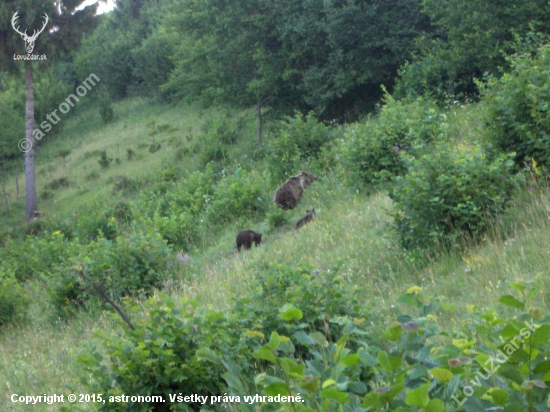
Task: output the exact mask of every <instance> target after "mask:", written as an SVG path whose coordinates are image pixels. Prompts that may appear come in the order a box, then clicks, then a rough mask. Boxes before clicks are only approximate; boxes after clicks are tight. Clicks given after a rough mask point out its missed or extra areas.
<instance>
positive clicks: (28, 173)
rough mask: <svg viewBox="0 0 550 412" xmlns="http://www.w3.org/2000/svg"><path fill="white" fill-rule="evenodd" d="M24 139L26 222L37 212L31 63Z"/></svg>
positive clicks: (26, 82) (30, 64) (26, 84)
mask: <svg viewBox="0 0 550 412" xmlns="http://www.w3.org/2000/svg"><path fill="white" fill-rule="evenodd" d="M25 90H26V93H25V138H26V144H27V145H28V146H27V147H30V149H29V150H28V151H27V152H25V185H26V187H25V193H26V208H25V211H26V216H27V220H29V219H30V218H32V217H33V216H34V212H36V211H37V210H38V199H37V196H36V175H35V160H36V154H35V149H34V145H35V140H34V135H33V133H32V132H33V130H34V82H33V72H32V62H31V61H27V62H26V71H25Z"/></svg>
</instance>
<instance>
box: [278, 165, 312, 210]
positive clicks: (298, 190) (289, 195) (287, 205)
mask: <svg viewBox="0 0 550 412" xmlns="http://www.w3.org/2000/svg"><path fill="white" fill-rule="evenodd" d="M315 180H317V176H314V175H312V174H311V173H308V172H300V173H298V174H297V175H296V176H293V177H291V178H290V179H288V180H287V181H286V182H285V183H284V184H283V185H282V186H281V187H279V188H278V189H277V191H276V192H275V196H274V197H273V202H274V203H275V204H276V205H278V206H280V207H282V208H283V209H284V210H289V209H294V208H295V207H296V206H297V205H298V203H299V202H300V199H301V198H302V194H303V193H304V189H305V188H307V187H308V186H309V185H310V184H311V183H312V182H314V181H315Z"/></svg>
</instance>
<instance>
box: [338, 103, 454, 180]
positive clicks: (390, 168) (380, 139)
mask: <svg viewBox="0 0 550 412" xmlns="http://www.w3.org/2000/svg"><path fill="white" fill-rule="evenodd" d="M446 120H447V119H446V116H445V115H444V114H440V113H439V112H438V111H437V110H436V106H435V103H433V102H431V101H430V100H427V99H423V98H417V99H416V100H413V101H396V100H394V99H393V98H392V97H391V96H390V95H389V94H386V97H385V104H384V106H382V108H381V110H380V115H379V117H378V118H377V119H374V118H371V119H369V120H368V121H367V122H366V123H365V124H354V125H351V126H350V127H349V128H348V129H347V130H346V132H345V134H344V142H343V144H342V149H341V151H342V155H341V163H342V166H343V168H344V174H345V179H346V181H347V184H348V185H350V186H356V185H357V184H358V183H360V182H363V183H367V184H372V183H380V182H381V181H383V180H385V179H387V178H390V177H392V176H399V175H402V174H404V173H405V172H406V166H405V164H403V162H402V161H401V157H400V154H401V153H403V152H408V153H413V152H414V150H415V148H419V147H422V146H423V145H426V144H428V143H429V142H431V141H434V140H436V139H440V138H443V137H444V136H446V133H447V127H448V124H447V123H446Z"/></svg>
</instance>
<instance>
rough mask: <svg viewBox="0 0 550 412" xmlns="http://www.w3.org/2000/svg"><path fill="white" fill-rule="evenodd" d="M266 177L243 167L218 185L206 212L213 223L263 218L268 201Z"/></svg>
mask: <svg viewBox="0 0 550 412" xmlns="http://www.w3.org/2000/svg"><path fill="white" fill-rule="evenodd" d="M265 182H266V179H265V178H264V177H263V176H261V175H259V174H258V173H256V172H255V171H252V172H247V171H246V170H243V169H241V168H238V169H237V170H235V172H234V173H233V174H232V175H230V176H227V177H225V178H223V179H221V180H220V181H218V184H217V185H216V188H215V190H214V194H213V200H212V202H211V203H210V204H209V205H208V207H207V211H206V214H207V216H208V218H209V219H210V221H212V222H213V223H218V222H220V223H228V222H230V221H233V220H234V219H239V218H240V219H243V218H244V219H246V218H254V217H256V218H262V217H263V216H264V213H265V210H266V208H267V205H268V203H270V202H268V201H267V196H266V193H265Z"/></svg>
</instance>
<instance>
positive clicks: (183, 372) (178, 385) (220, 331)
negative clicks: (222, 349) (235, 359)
mask: <svg viewBox="0 0 550 412" xmlns="http://www.w3.org/2000/svg"><path fill="white" fill-rule="evenodd" d="M146 308H147V316H146V318H145V319H142V320H141V321H140V322H139V323H136V330H134V331H131V330H129V329H128V328H126V327H124V342H125V343H124V344H123V345H121V344H120V342H119V340H118V339H117V338H112V339H110V338H107V337H105V336H104V335H100V337H101V338H102V339H103V347H104V348H105V351H106V352H107V354H108V356H109V359H110V362H109V363H108V364H105V363H104V362H103V359H104V357H103V355H102V354H101V353H100V351H99V350H98V349H97V348H96V347H95V346H93V347H90V350H89V352H88V353H87V354H85V355H82V356H80V357H79V359H78V362H79V363H80V364H81V365H82V366H83V367H84V369H85V370H86V371H88V372H90V373H91V374H92V375H93V376H94V380H93V381H88V384H89V385H90V389H92V388H93V390H94V391H95V390H97V391H98V393H101V394H103V396H104V398H106V399H108V398H109V397H110V396H119V395H122V394H129V393H135V394H139V395H142V396H162V397H163V398H164V399H165V400H166V403H150V404H148V403H146V402H142V403H131V402H129V403H123V402H121V403H109V402H105V403H98V404H97V407H98V408H99V409H98V410H100V411H127V410H136V411H138V410H151V408H153V409H154V410H155V411H159V412H161V411H166V412H169V411H198V410H200V409H201V404H200V403H192V402H186V403H184V402H183V401H180V402H172V401H171V400H170V399H171V396H177V395H182V394H183V395H186V394H195V395H199V396H207V397H209V396H211V395H219V394H223V393H224V391H225V384H224V383H223V379H222V376H221V375H222V372H223V368H222V366H221V365H214V364H212V363H211V362H209V361H208V360H206V359H204V356H203V355H202V354H201V351H200V350H201V349H202V348H201V346H202V345H205V344H207V343H209V342H217V344H216V346H222V345H223V344H224V343H226V341H227V338H226V335H227V333H226V332H225V326H226V325H225V321H224V319H223V315H221V314H218V313H205V312H204V311H203V312H202V313H199V314H195V311H196V308H197V304H196V303H195V302H189V301H187V300H184V301H183V305H181V306H176V303H175V302H174V301H173V300H171V299H168V298H167V297H166V296H164V297H163V299H162V300H161V301H160V302H155V301H154V300H153V299H150V300H149V302H148V303H147V304H146ZM135 309H137V307H136V308H135ZM218 338H219V339H218ZM90 382H91V383H90Z"/></svg>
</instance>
